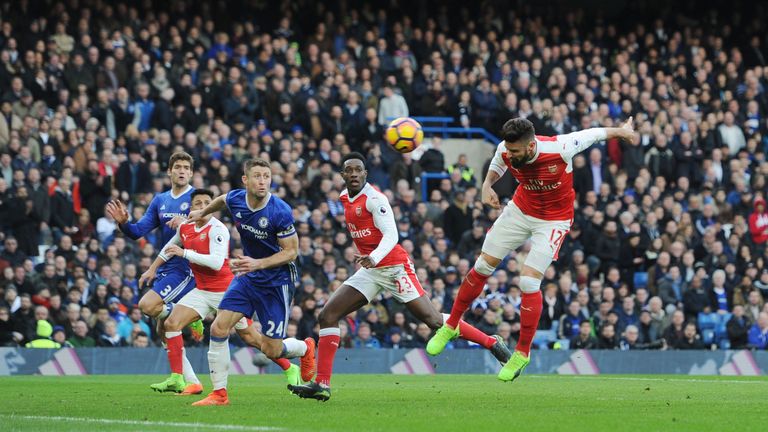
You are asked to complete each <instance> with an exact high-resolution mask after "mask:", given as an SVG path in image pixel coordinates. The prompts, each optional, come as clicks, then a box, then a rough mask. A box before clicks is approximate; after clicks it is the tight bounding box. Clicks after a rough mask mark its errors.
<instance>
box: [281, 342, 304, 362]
mask: <svg viewBox="0 0 768 432" xmlns="http://www.w3.org/2000/svg"><path fill="white" fill-rule="evenodd" d="M306 353H307V343H306V342H304V341H302V340H298V339H296V338H288V339H283V355H282V357H285V358H296V357H301V356H303V355H304V354H306Z"/></svg>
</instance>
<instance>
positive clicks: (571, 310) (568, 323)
mask: <svg viewBox="0 0 768 432" xmlns="http://www.w3.org/2000/svg"><path fill="white" fill-rule="evenodd" d="M582 320H583V317H582V315H581V305H579V302H578V301H576V300H573V301H571V303H570V304H568V313H566V314H563V316H561V317H560V322H559V325H558V327H557V337H558V339H572V338H574V337H576V336H577V335H579V332H580V328H581V323H582Z"/></svg>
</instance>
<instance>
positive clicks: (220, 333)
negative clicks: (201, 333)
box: [211, 320, 229, 338]
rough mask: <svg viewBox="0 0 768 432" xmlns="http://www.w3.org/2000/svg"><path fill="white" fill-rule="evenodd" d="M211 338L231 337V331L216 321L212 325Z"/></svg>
mask: <svg viewBox="0 0 768 432" xmlns="http://www.w3.org/2000/svg"><path fill="white" fill-rule="evenodd" d="M211 336H213V337H216V338H225V337H227V336H229V329H228V328H225V327H224V326H223V325H222V324H221V322H220V321H219V320H214V321H213V324H211Z"/></svg>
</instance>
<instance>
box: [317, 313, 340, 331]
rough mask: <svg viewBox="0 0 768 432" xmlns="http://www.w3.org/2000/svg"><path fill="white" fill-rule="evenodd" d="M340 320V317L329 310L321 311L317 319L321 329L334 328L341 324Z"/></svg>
mask: <svg viewBox="0 0 768 432" xmlns="http://www.w3.org/2000/svg"><path fill="white" fill-rule="evenodd" d="M339 319H340V317H339V316H338V314H336V313H334V312H333V311H329V310H328V309H323V310H321V311H320V316H319V317H317V320H318V322H319V323H320V328H327V327H334V326H336V324H338V323H339Z"/></svg>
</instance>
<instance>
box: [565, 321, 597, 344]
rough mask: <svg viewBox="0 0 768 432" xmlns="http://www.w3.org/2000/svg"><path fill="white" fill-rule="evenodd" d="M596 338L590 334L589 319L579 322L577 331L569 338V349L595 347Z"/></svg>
mask: <svg viewBox="0 0 768 432" xmlns="http://www.w3.org/2000/svg"><path fill="white" fill-rule="evenodd" d="M597 344H598V342H597V339H596V338H595V337H594V336H592V325H591V324H590V323H589V321H581V323H579V333H578V334H577V335H575V336H573V337H572V338H571V343H570V349H572V350H577V349H596V348H597Z"/></svg>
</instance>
